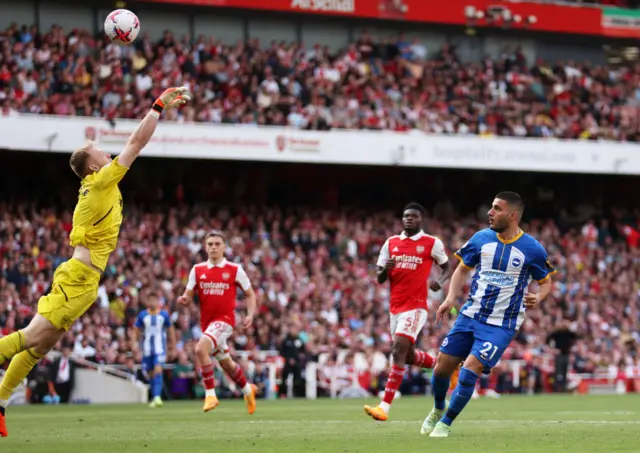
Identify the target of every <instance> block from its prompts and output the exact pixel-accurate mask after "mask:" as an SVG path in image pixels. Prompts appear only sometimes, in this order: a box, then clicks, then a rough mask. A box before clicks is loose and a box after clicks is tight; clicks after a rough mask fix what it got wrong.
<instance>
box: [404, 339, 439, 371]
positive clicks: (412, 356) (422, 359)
mask: <svg viewBox="0 0 640 453" xmlns="http://www.w3.org/2000/svg"><path fill="white" fill-rule="evenodd" d="M435 364H436V359H435V357H433V356H432V355H430V354H429V353H428V352H426V351H421V350H420V349H417V348H416V345H415V344H413V343H412V344H411V347H410V348H409V352H408V353H407V365H413V366H417V367H419V368H433V367H434V366H435Z"/></svg>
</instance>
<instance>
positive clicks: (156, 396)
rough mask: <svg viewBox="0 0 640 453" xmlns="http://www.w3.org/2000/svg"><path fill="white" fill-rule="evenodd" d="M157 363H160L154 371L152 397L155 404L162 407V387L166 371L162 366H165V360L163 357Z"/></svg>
mask: <svg viewBox="0 0 640 453" xmlns="http://www.w3.org/2000/svg"><path fill="white" fill-rule="evenodd" d="M156 361H157V362H158V363H156V366H155V367H154V369H153V381H152V384H151V396H152V397H153V402H154V403H155V405H156V407H160V406H162V404H163V403H162V387H163V379H162V377H163V374H164V369H163V367H162V365H163V364H164V358H163V357H158V358H157V359H156Z"/></svg>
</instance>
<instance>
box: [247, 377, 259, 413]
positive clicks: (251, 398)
mask: <svg viewBox="0 0 640 453" xmlns="http://www.w3.org/2000/svg"><path fill="white" fill-rule="evenodd" d="M257 393H258V386H257V385H255V384H251V395H245V396H244V402H245V403H247V412H249V415H253V413H254V412H255V411H256V394H257Z"/></svg>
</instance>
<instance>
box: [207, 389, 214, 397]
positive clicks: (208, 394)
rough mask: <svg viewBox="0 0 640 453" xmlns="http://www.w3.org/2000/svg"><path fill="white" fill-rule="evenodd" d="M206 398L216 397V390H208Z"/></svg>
mask: <svg viewBox="0 0 640 453" xmlns="http://www.w3.org/2000/svg"><path fill="white" fill-rule="evenodd" d="M205 395H206V396H216V389H207V390H206V394H205Z"/></svg>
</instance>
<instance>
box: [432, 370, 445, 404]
mask: <svg viewBox="0 0 640 453" xmlns="http://www.w3.org/2000/svg"><path fill="white" fill-rule="evenodd" d="M449 382H450V378H448V377H441V376H437V375H436V374H435V373H434V374H433V376H431V386H432V387H433V401H434V405H435V407H436V409H438V410H442V409H444V400H445V398H446V397H447V392H448V391H449Z"/></svg>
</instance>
